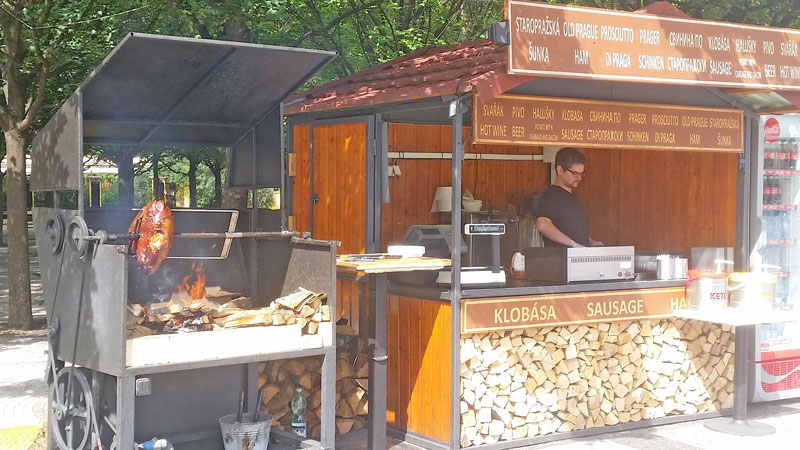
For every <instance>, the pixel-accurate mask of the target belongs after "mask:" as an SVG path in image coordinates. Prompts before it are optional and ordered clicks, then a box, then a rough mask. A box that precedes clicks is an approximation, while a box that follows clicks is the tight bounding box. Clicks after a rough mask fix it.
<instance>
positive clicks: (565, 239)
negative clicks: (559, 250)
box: [536, 217, 583, 247]
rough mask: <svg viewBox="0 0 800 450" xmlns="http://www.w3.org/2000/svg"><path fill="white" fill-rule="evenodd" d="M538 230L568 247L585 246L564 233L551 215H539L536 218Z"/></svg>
mask: <svg viewBox="0 0 800 450" xmlns="http://www.w3.org/2000/svg"><path fill="white" fill-rule="evenodd" d="M536 230H538V231H539V233H542V235H544V236H545V237H546V238H547V239H550V240H551V241H555V242H558V243H559V244H561V245H566V246H567V247H583V245H581V244H579V243H577V242H575V241H573V240H572V239H570V237H569V236H567V235H566V234H564V233H562V232H561V230H559V229H558V228H557V227H556V226H555V224H554V223H553V221H552V220H550V218H549V217H538V218H537V219H536Z"/></svg>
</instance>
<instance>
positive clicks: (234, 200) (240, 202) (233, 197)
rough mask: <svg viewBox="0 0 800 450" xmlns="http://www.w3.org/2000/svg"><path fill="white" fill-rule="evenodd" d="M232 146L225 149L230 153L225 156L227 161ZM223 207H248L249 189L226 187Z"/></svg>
mask: <svg viewBox="0 0 800 450" xmlns="http://www.w3.org/2000/svg"><path fill="white" fill-rule="evenodd" d="M230 151H231V149H230V148H227V149H225V152H226V153H228V157H227V158H225V160H226V161H230V160H231V158H230V154H229V153H230ZM221 203H222V207H223V208H231V209H246V208H247V189H231V188H227V189H225V192H223V194H222V201H221Z"/></svg>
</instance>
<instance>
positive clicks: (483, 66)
mask: <svg viewBox="0 0 800 450" xmlns="http://www.w3.org/2000/svg"><path fill="white" fill-rule="evenodd" d="M507 52H508V47H500V46H498V45H495V44H493V43H492V42H490V41H488V40H478V41H472V42H466V43H463V44H458V45H451V46H448V47H433V46H429V47H424V48H421V49H419V50H416V51H414V52H411V53H409V54H407V55H404V56H401V57H399V58H397V59H394V60H392V61H389V62H386V63H384V64H380V65H378V66H374V67H370V68H369V69H366V70H363V71H361V72H358V73H355V74H353V75H350V76H348V77H345V78H341V79H339V80H336V81H333V82H330V83H328V84H325V85H322V86H318V87H316V88H313V89H310V90H308V91H305V92H301V93H299V94H296V95H294V96H292V97H290V98H289V99H287V106H286V108H285V113H286V114H296V113H303V112H313V111H325V110H331V109H340V108H355V107H365V106H373V105H379V104H385V103H394V102H402V101H407V100H415V99H420V98H429V97H440V96H445V95H454V94H460V93H465V92H473V91H477V92H478V93H479V94H480V95H481V97H484V98H491V97H494V96H495V95H498V94H501V93H503V92H506V91H508V90H509V89H512V88H514V87H515V86H518V85H519V84H521V83H524V82H526V81H530V80H532V79H533V77H529V76H519V75H509V74H507V73H506V54H507ZM293 101H294V103H292V102H293Z"/></svg>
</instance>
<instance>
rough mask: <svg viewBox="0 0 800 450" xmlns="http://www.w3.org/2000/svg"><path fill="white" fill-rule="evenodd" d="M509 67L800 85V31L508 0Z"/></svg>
mask: <svg viewBox="0 0 800 450" xmlns="http://www.w3.org/2000/svg"><path fill="white" fill-rule="evenodd" d="M508 17H509V25H510V31H511V36H510V37H511V45H509V63H508V72H509V73H512V74H526V75H548V76H561V77H576V78H594V79H608V80H622V81H643V82H652V83H672V84H691V85H707V86H721V87H722V86H729V87H739V88H741V87H759V88H773V89H791V90H800V49H798V47H799V46H800V45H799V44H798V43H799V42H800V31H798V30H790V29H784V28H767V27H759V26H753V25H742V24H733V23H725V22H712V21H705V20H693V19H683V18H674V17H662V16H656V15H652V14H641V13H628V12H621V11H609V10H603V9H593V8H579V7H572V6H560V5H551V4H547V3H531V2H522V1H513V0H509V1H508Z"/></svg>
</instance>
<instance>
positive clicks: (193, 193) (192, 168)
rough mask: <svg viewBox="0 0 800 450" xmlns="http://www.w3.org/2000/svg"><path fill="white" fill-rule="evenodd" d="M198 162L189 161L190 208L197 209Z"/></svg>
mask: <svg viewBox="0 0 800 450" xmlns="http://www.w3.org/2000/svg"><path fill="white" fill-rule="evenodd" d="M197 164H198V163H197V161H195V160H193V159H189V207H190V208H197Z"/></svg>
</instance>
